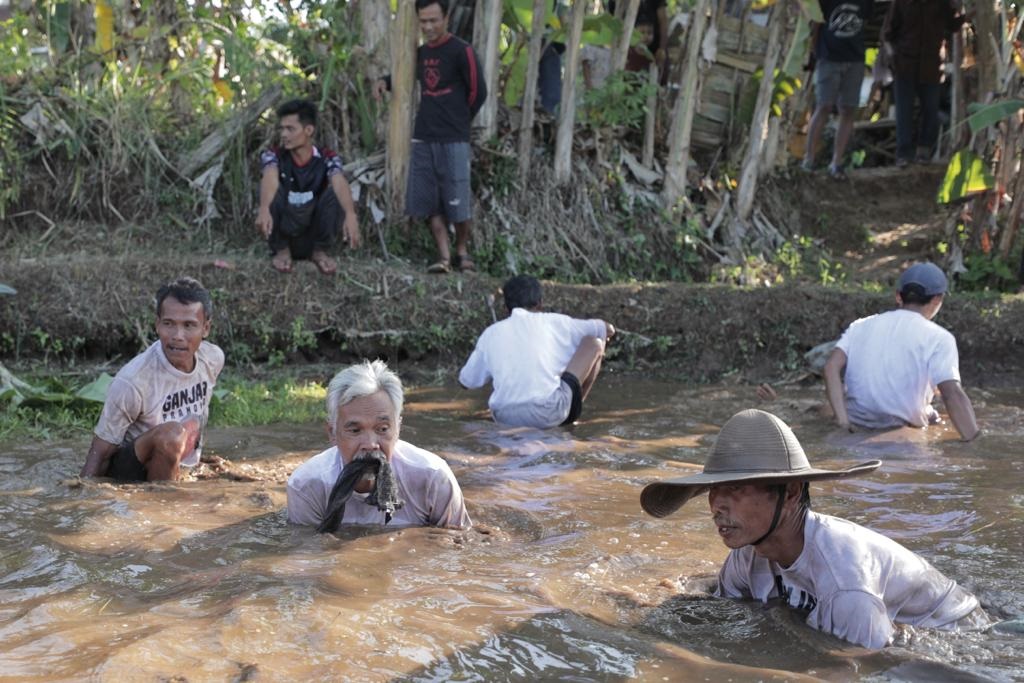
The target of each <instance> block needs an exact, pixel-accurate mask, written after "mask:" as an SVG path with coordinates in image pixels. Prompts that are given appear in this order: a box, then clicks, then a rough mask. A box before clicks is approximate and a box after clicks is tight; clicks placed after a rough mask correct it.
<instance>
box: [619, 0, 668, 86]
mask: <svg viewBox="0 0 1024 683" xmlns="http://www.w3.org/2000/svg"><path fill="white" fill-rule="evenodd" d="M639 13H640V0H629V3H628V4H627V5H626V13H625V14H624V15H623V16H622V35H620V36H619V42H617V43H616V44H615V47H614V49H613V50H612V55H611V73H618V72H619V71H622V70H623V69H625V68H626V58H627V57H628V56H629V41H630V39H631V38H632V37H633V28H634V27H635V26H636V15H637V14H639ZM662 47H664V46H662Z"/></svg>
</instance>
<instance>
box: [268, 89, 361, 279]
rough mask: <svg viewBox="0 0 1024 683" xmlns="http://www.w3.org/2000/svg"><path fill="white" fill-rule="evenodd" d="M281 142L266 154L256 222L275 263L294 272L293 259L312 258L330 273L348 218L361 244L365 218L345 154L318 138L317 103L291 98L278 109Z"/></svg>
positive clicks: (349, 232) (348, 231) (348, 232)
mask: <svg viewBox="0 0 1024 683" xmlns="http://www.w3.org/2000/svg"><path fill="white" fill-rule="evenodd" d="M277 118H278V124H277V128H278V133H279V134H280V137H281V146H280V147H271V148H270V149H268V150H265V151H264V152H263V153H262V154H261V155H260V169H261V173H262V174H263V175H262V178H261V179H260V207H259V213H258V214H257V217H256V227H257V228H258V229H259V231H260V232H261V233H262V234H263V236H264V237H265V238H266V239H267V244H268V245H269V246H270V253H271V260H270V263H271V265H272V266H273V267H274V269H275V270H276V271H278V272H279V273H290V272H291V270H292V261H294V260H303V259H309V260H310V261H312V262H313V263H314V264H315V265H316V267H317V269H318V270H319V271H320V272H321V273H323V274H324V275H332V274H333V273H335V272H336V271H337V270H338V264H337V263H336V262H335V261H334V259H332V258H331V257H330V256H328V254H327V250H328V249H330V248H331V246H333V245H334V241H335V239H336V238H337V236H338V226H339V225H340V224H341V223H342V220H344V223H345V237H346V238H347V240H348V245H349V247H351V248H353V249H355V248H357V247H358V246H359V241H360V235H359V223H358V221H357V219H356V208H355V204H354V202H353V201H352V189H351V188H350V187H349V185H348V181H347V180H345V174H344V173H343V172H342V168H341V157H339V156H338V155H337V154H335V153H334V152H333V151H331V150H329V149H321V148H319V147H317V146H315V145H314V144H313V136H314V135H315V134H316V123H317V111H316V106H315V105H314V104H313V103H312V102H310V101H309V100H290V101H288V102H285V103H284V104H282V105H281V106H280V107H278V109H277Z"/></svg>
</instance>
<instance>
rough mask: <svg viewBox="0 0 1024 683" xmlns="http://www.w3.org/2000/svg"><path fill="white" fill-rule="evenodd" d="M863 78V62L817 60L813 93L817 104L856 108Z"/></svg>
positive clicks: (820, 105)
mask: <svg viewBox="0 0 1024 683" xmlns="http://www.w3.org/2000/svg"><path fill="white" fill-rule="evenodd" d="M863 80H864V63H863V62H830V61H827V60H824V59H821V60H818V63H817V64H815V66H814V94H815V99H816V100H817V104H818V106H819V107H822V106H824V107H831V106H834V105H838V106H840V107H843V108H845V109H856V108H857V107H859V106H860V86H861V83H862V82H863Z"/></svg>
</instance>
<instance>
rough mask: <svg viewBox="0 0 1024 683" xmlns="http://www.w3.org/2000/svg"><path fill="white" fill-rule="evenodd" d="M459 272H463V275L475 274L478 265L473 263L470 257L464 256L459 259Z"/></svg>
mask: <svg viewBox="0 0 1024 683" xmlns="http://www.w3.org/2000/svg"><path fill="white" fill-rule="evenodd" d="M459 270H460V271H462V272H463V273H475V272H476V264H475V263H473V259H471V258H469V257H468V256H463V257H462V258H461V259H459Z"/></svg>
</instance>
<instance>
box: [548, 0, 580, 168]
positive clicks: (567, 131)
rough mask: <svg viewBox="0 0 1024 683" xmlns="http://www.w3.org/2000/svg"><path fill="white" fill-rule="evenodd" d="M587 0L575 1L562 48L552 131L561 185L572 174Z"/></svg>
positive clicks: (556, 166) (556, 165)
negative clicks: (559, 94)
mask: <svg viewBox="0 0 1024 683" xmlns="http://www.w3.org/2000/svg"><path fill="white" fill-rule="evenodd" d="M586 14H587V0H575V1H574V2H573V4H572V19H571V20H570V24H569V36H568V39H567V40H566V43H565V45H566V48H565V71H564V73H563V76H562V104H561V108H560V110H559V112H558V132H557V133H556V134H555V183H556V184H558V185H562V184H564V183H566V182H568V180H569V178H571V177H572V137H573V129H574V128H575V125H576V76H577V74H578V73H579V63H580V38H581V37H582V35H583V18H584V17H585V16H586Z"/></svg>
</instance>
